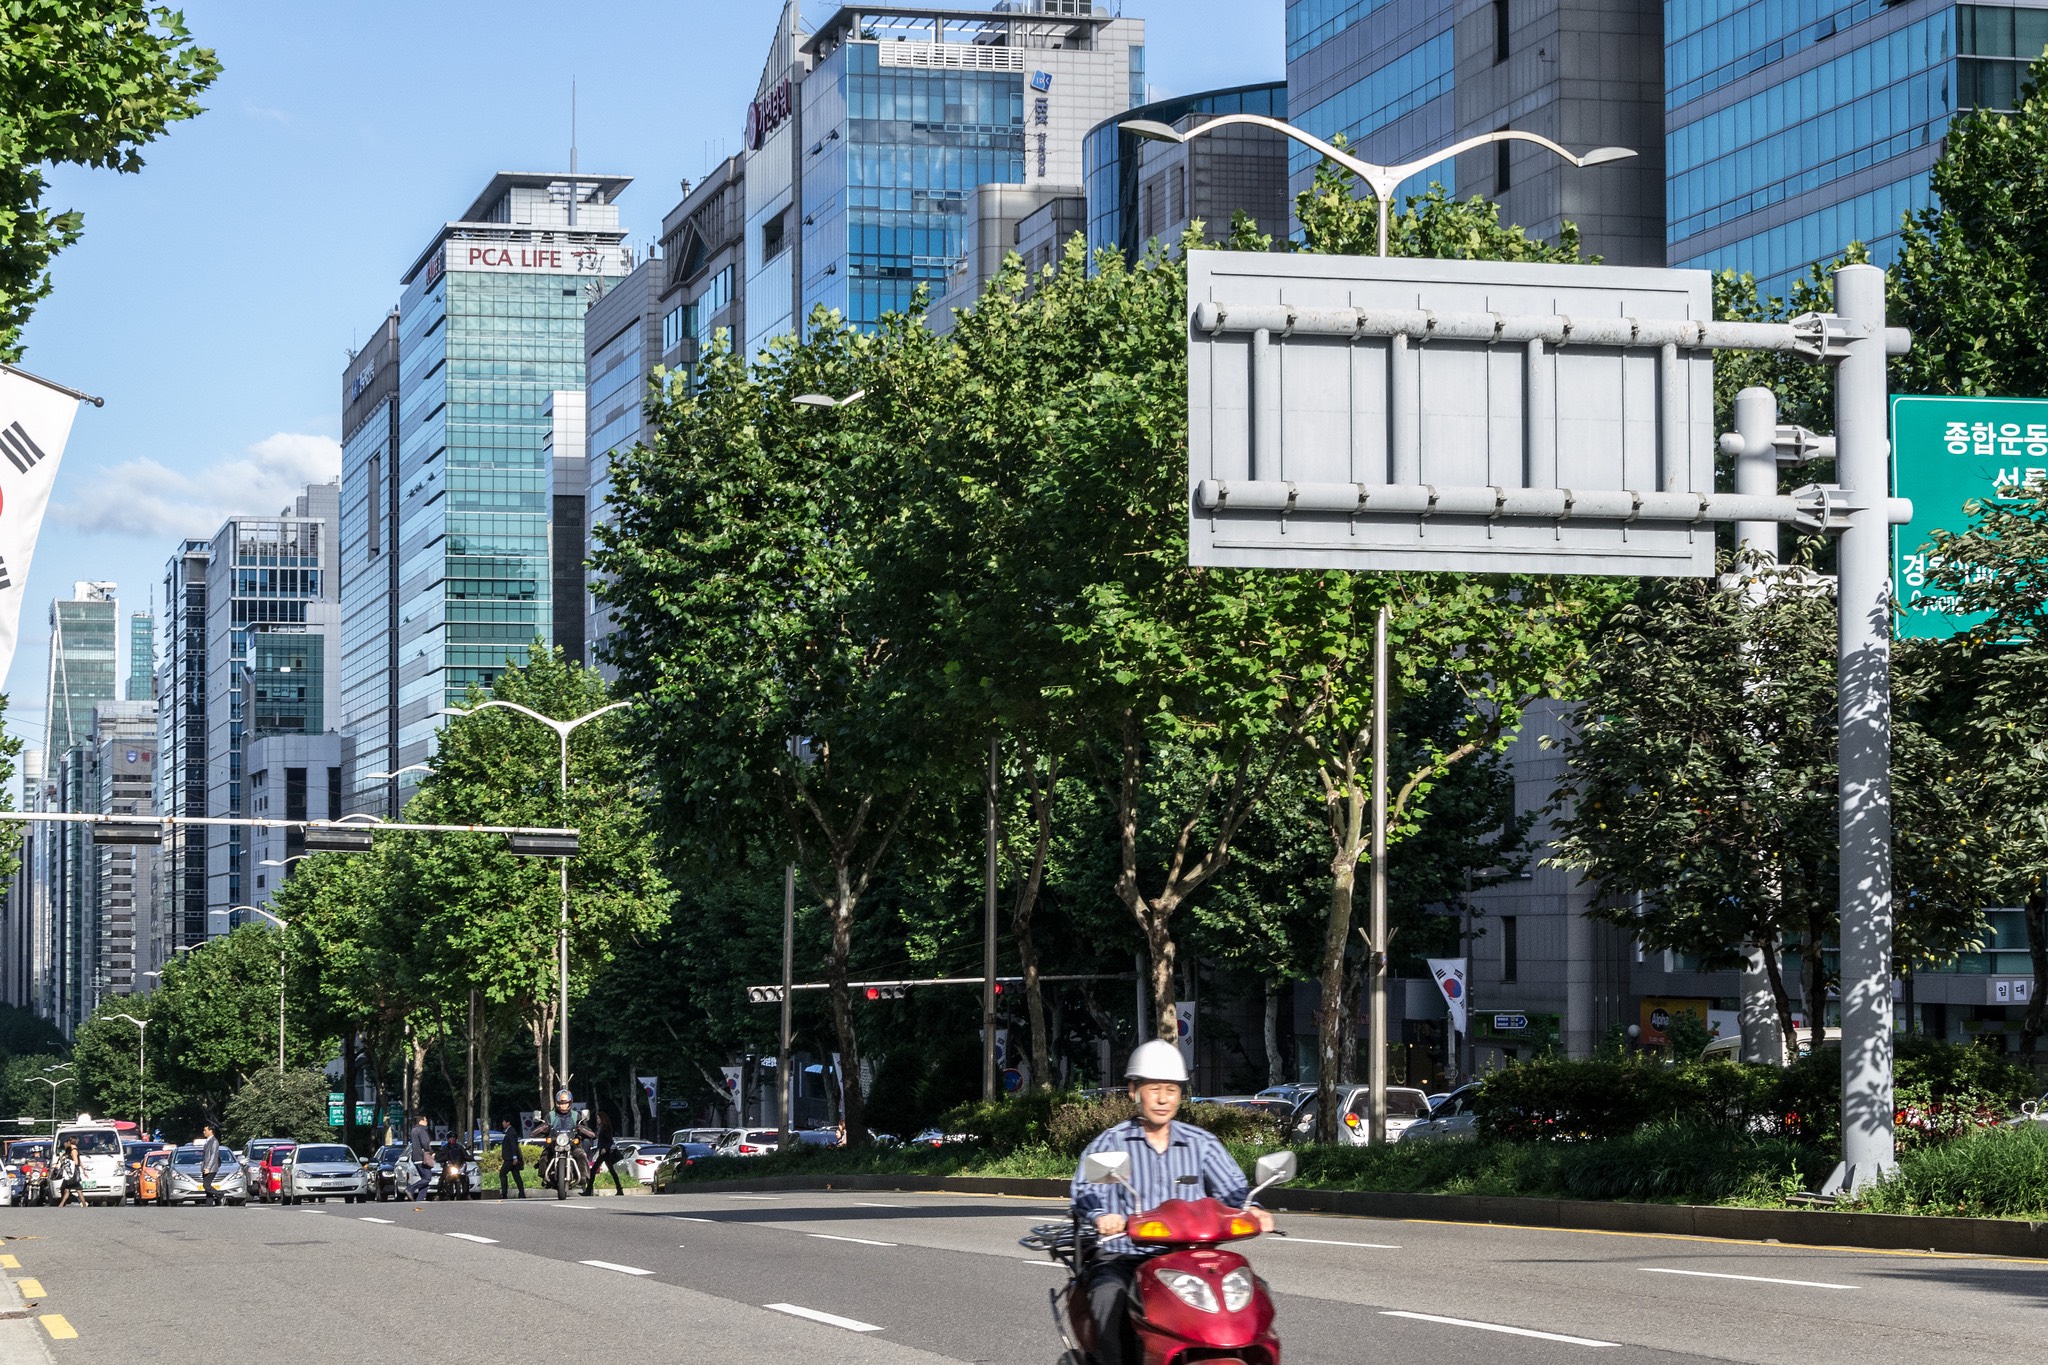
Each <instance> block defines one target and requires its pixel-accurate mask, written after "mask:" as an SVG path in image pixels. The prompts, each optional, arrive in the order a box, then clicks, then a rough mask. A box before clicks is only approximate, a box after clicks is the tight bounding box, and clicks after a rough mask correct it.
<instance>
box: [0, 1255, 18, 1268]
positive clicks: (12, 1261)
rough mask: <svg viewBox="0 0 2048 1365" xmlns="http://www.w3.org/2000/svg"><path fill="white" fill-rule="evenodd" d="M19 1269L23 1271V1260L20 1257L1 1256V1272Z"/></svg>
mask: <svg viewBox="0 0 2048 1365" xmlns="http://www.w3.org/2000/svg"><path fill="white" fill-rule="evenodd" d="M19 1269H21V1258H20V1257H19V1256H0V1270H19Z"/></svg>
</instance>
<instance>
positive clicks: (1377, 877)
mask: <svg viewBox="0 0 2048 1365" xmlns="http://www.w3.org/2000/svg"><path fill="white" fill-rule="evenodd" d="M1387 709H1388V708H1387V609H1386V607H1384V606H1382V607H1381V608H1380V609H1379V612H1378V613H1377V614H1376V615H1375V616H1374V617H1373V623H1372V908H1371V916H1372V920H1371V931H1372V932H1371V937H1372V942H1371V943H1369V944H1367V945H1366V947H1367V949H1368V950H1369V952H1370V956H1369V957H1368V958H1367V959H1366V964H1367V965H1366V990H1367V992H1368V995H1367V999H1368V1007H1367V1008H1368V1014H1367V1022H1368V1025H1369V1027H1368V1028H1367V1029H1366V1036H1367V1038H1368V1039H1369V1040H1370V1042H1371V1046H1372V1054H1371V1055H1370V1056H1369V1057H1367V1058H1366V1063H1365V1083H1366V1086H1367V1087H1368V1093H1369V1094H1370V1097H1371V1098H1370V1105H1371V1108H1370V1110H1369V1114H1368V1120H1369V1124H1370V1126H1369V1128H1368V1129H1367V1132H1366V1140H1367V1141H1368V1142H1370V1143H1371V1144H1372V1145H1373V1146H1375V1147H1378V1146H1383V1145H1385V1143H1386V1140H1387Z"/></svg>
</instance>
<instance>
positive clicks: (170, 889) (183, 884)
mask: <svg viewBox="0 0 2048 1365" xmlns="http://www.w3.org/2000/svg"><path fill="white" fill-rule="evenodd" d="M212 558H213V548H212V545H211V543H210V542H208V541H204V540H187V541H185V542H183V543H182V544H180V545H179V546H178V549H177V552H176V553H174V554H173V555H172V556H171V559H170V562H169V563H168V564H166V565H165V566H164V633H163V648H162V649H160V650H158V651H157V662H156V703H157V709H156V752H157V765H156V808H157V811H158V813H159V814H163V815H176V816H186V817H191V816H202V815H205V814H207V813H208V810H207V790H206V743H207V735H206V689H207V680H208V670H207V667H206V619H207V610H206V584H207V565H208V563H209V562H210V561H211V560H212ZM162 851H163V856H162V857H161V858H159V859H158V860H157V865H156V878H157V885H156V900H157V904H158V905H160V906H162V907H163V909H164V913H165V914H166V916H168V920H169V923H168V927H167V931H166V932H167V935H168V937H169V940H170V950H171V951H176V950H177V949H178V948H193V947H197V946H198V945H199V944H201V943H204V942H205V941H206V829H205V827H204V826H198V825H174V826H172V827H171V828H170V829H169V830H167V831H165V833H164V842H163V850H162Z"/></svg>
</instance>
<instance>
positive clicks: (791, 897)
mask: <svg viewBox="0 0 2048 1365" xmlns="http://www.w3.org/2000/svg"><path fill="white" fill-rule="evenodd" d="M795 952H796V864H795V863H785V864H783V867H782V1031H781V1032H780V1033H779V1034H777V1035H776V1037H777V1038H778V1039H779V1041H778V1042H777V1043H776V1050H775V1085H776V1088H777V1090H778V1092H779V1094H778V1097H777V1100H776V1105H775V1107H776V1109H777V1110H778V1111H779V1113H780V1117H779V1118H778V1119H777V1120H776V1123H777V1128H776V1134H777V1136H776V1145H777V1146H787V1145H788V1143H789V1111H790V1109H791V1108H792V1101H794V1100H795V1098H796V1086H795V1085H794V1084H793V1083H792V1082H791V1081H790V1079H789V1000H790V997H791V996H792V995H794V994H795V992H794V991H792V990H790V985H791V982H790V972H791V970H792V962H793V959H794V955H795Z"/></svg>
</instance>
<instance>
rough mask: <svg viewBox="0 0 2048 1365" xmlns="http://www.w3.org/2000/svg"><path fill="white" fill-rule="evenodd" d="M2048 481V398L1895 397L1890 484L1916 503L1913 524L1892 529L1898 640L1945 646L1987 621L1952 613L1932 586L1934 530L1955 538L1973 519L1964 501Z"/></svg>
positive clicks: (1991, 498)
mask: <svg viewBox="0 0 2048 1365" xmlns="http://www.w3.org/2000/svg"><path fill="white" fill-rule="evenodd" d="M2044 480H2048V399H2044V398H1909V397H1894V398H1893V399H1892V488H1893V491H1894V492H1895V493H1896V494H1897V495H1898V496H1899V497H1902V498H1911V499H1912V500H1913V520H1912V521H1910V522H1908V523H1907V524H1906V525H1904V526H1899V527H1895V528H1894V529H1893V531H1892V594H1893V596H1895V597H1897V598H1898V600H1899V611H1898V614H1897V618H1896V619H1897V622H1898V625H1897V634H1898V635H1899V636H1900V637H1901V638H1904V639H1913V640H1944V639H1947V638H1948V637H1950V636H1952V635H1957V634H1960V633H1961V632H1963V631H1965V630H1968V629H1969V628H1970V627H1971V626H1974V625H1976V624H1977V623H1978V622H1980V621H1982V620H1983V619H1984V618H1983V616H1982V614H1981V613H1980V614H1975V615H1964V614H1962V613H1960V612H1958V611H1957V610H1956V604H1955V601H1954V598H1953V596H1952V595H1949V594H1945V593H1943V592H1941V591H1939V590H1938V589H1936V588H1935V587H1934V586H1933V585H1932V583H1930V582H1929V576H1930V574H1931V572H1932V571H1933V570H1934V569H1936V568H1938V567H1939V566H1940V559H1939V556H1937V555H1935V554H1934V552H1933V541H1934V532H1935V531H1937V530H1940V531H1951V532H1955V533H1957V534H1960V533H1962V532H1964V531H1967V530H1969V529H1970V527H1971V526H1972V525H1973V524H1974V523H1975V521H1976V518H1975V517H1972V516H1971V515H1970V514H1969V513H1967V512H1965V511H1964V510H1963V506H1964V504H1965V503H1968V502H1971V501H1977V502H1983V503H1991V502H1996V501H1999V500H2000V499H2001V498H2004V499H2005V500H2008V501H2009V500H2012V498H2013V495H2014V493H2015V491H2016V490H2017V489H2018V488H2020V487H2021V486H2023V485H2025V484H2028V483H2034V482H2040V481H2044Z"/></svg>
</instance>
